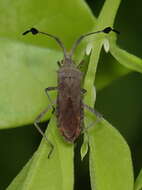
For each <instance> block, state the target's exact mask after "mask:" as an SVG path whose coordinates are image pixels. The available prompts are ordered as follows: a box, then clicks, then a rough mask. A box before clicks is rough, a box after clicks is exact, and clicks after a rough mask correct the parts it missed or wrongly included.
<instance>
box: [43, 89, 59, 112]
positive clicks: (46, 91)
mask: <svg viewBox="0 0 142 190" xmlns="http://www.w3.org/2000/svg"><path fill="white" fill-rule="evenodd" d="M57 89H58V87H48V88H45V93H46V95H47V97H48V100H49V102H50V103H51V105H52V107H53V109H55V108H54V103H53V102H52V99H51V98H50V96H49V94H48V91H51V90H57Z"/></svg>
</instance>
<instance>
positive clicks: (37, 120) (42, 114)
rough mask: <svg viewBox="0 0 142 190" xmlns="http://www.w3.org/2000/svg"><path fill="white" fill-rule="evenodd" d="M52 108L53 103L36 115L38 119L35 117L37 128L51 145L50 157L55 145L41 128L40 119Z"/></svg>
mask: <svg viewBox="0 0 142 190" xmlns="http://www.w3.org/2000/svg"><path fill="white" fill-rule="evenodd" d="M51 108H52V107H51V105H48V107H47V108H46V109H45V110H43V111H42V112H41V113H40V114H39V115H38V116H37V117H36V119H35V121H34V126H35V127H36V129H37V130H38V132H39V133H40V134H41V135H42V136H43V137H44V138H45V140H46V142H47V143H48V144H49V145H50V147H51V150H50V152H49V153H48V158H49V157H50V155H51V153H52V151H53V149H54V146H53V144H52V143H51V142H50V141H49V140H48V138H47V136H46V135H45V134H44V133H43V131H42V130H41V129H40V127H39V123H40V121H41V118H42V117H43V116H44V115H45V114H46V113H47V112H48V111H49V110H50V109H51Z"/></svg>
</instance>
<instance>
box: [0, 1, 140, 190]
mask: <svg viewBox="0 0 142 190" xmlns="http://www.w3.org/2000/svg"><path fill="white" fill-rule="evenodd" d="M86 2H87V3H88V5H89V6H90V8H91V9H92V11H93V13H94V15H95V16H98V14H99V11H100V9H101V7H102V5H103V2H104V1H102V0H87V1H86ZM141 7H142V1H135V2H134V1H133V0H129V1H122V3H121V5H120V8H119V11H118V14H117V17H116V21H115V28H116V29H117V30H119V31H120V32H121V35H120V36H119V38H118V44H119V46H121V47H122V48H123V49H126V50H128V51H129V52H130V53H133V54H135V55H137V56H139V57H142V56H141V50H142V49H141V47H142V45H141V44H142V35H141V34H142V25H141V20H142V12H141ZM114 64H117V62H116V61H115V60H114V58H112V57H111V55H110V54H105V53H104V51H103V50H102V53H101V58H100V61H99V68H98V72H97V78H96V86H97V87H98V88H97V101H96V109H97V110H98V111H99V112H100V113H101V114H102V115H103V116H104V117H105V118H106V119H107V120H108V121H109V122H110V123H111V124H112V125H113V126H115V127H116V128H117V129H118V130H119V131H120V133H121V134H122V135H123V136H124V138H125V139H126V140H127V142H128V144H129V146H130V149H131V152H132V159H133V165H134V174H135V177H136V176H137V175H138V172H139V170H140V169H141V168H142V138H141V134H142V128H141V126H142V74H139V73H134V72H131V73H130V72H129V74H127V75H125V76H122V77H119V78H117V79H116V80H114V81H113V82H112V83H111V84H110V85H109V86H106V87H104V88H103V89H101V90H99V85H101V84H99V81H100V78H101V77H103V78H104V80H105V77H104V76H105V75H106V74H109V75H110V76H114V75H115V73H116V71H115V68H114ZM118 67H119V69H120V70H121V69H122V71H123V70H125V69H123V68H122V66H120V65H118ZM102 71H103V76H102V74H100V73H102ZM122 73H123V72H122ZM101 80H102V79H101ZM102 83H103V82H102ZM43 125H45V126H46V123H45V124H43ZM40 140H41V136H40V135H39V134H38V132H37V131H36V130H35V128H34V127H33V126H29V127H27V126H25V127H24V126H23V127H21V128H15V129H10V130H1V131H0V170H1V174H3V175H2V176H0V189H1V190H4V189H5V188H6V187H7V186H8V184H9V183H10V182H11V180H12V179H13V178H14V177H15V176H16V175H17V174H18V172H19V171H20V170H21V168H22V167H23V166H24V165H25V163H26V162H27V161H28V160H29V158H30V157H31V156H32V154H33V152H34V151H35V150H36V149H37V147H38V145H39V143H40ZM80 141H81V139H80ZM79 147H80V144H79V145H77V147H76V157H75V176H76V180H75V189H76V190H77V189H81V188H82V187H83V189H90V183H89V172H88V169H87V167H88V157H86V158H85V160H84V162H80V155H79ZM116 151H117V150H116ZM9 160H11V161H10V162H9Z"/></svg>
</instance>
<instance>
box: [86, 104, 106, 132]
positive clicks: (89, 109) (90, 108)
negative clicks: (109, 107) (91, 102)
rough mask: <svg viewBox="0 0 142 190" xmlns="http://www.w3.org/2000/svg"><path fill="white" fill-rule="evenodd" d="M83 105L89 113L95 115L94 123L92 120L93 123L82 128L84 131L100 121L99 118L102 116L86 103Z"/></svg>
mask: <svg viewBox="0 0 142 190" xmlns="http://www.w3.org/2000/svg"><path fill="white" fill-rule="evenodd" d="M83 106H84V108H86V109H87V110H88V111H90V112H91V113H93V114H94V115H95V116H96V117H97V120H96V122H95V123H94V122H93V123H91V124H89V126H87V128H85V129H84V130H83V132H85V131H86V130H88V129H89V128H91V127H92V126H94V125H96V124H97V123H98V122H100V121H101V119H102V118H103V116H102V115H101V114H100V113H99V112H98V111H96V110H95V109H94V108H92V107H90V106H88V105H87V104H83Z"/></svg>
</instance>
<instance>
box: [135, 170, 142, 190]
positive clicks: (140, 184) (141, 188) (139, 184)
mask: <svg viewBox="0 0 142 190" xmlns="http://www.w3.org/2000/svg"><path fill="white" fill-rule="evenodd" d="M134 190H142V169H141V171H140V173H139V175H138V177H137V179H136V182H135V188H134Z"/></svg>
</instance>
